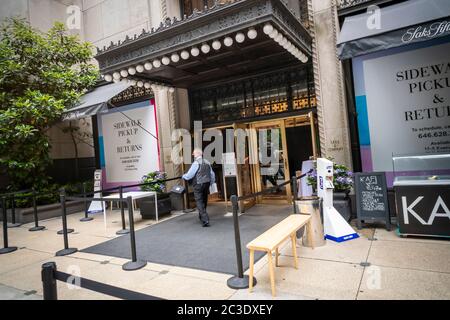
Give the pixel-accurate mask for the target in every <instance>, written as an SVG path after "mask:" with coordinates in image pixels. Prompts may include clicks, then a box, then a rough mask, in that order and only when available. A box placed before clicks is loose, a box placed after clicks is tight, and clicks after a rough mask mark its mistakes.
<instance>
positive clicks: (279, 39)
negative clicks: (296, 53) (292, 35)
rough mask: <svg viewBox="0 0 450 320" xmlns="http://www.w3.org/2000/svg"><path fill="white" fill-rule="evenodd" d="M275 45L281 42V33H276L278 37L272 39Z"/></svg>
mask: <svg viewBox="0 0 450 320" xmlns="http://www.w3.org/2000/svg"><path fill="white" fill-rule="evenodd" d="M273 40H275V42H276V43H280V42H281V40H283V35H282V34H281V33H278V35H277V36H276V37H275V38H274V39H273Z"/></svg>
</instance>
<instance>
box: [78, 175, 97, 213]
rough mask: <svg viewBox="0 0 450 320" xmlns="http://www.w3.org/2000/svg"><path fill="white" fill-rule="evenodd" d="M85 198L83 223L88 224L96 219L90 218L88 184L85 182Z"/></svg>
mask: <svg viewBox="0 0 450 320" xmlns="http://www.w3.org/2000/svg"><path fill="white" fill-rule="evenodd" d="M83 198H84V218H81V219H80V221H81V222H88V221H92V220H94V218H92V217H89V212H88V211H89V207H88V201H87V197H86V182H83Z"/></svg>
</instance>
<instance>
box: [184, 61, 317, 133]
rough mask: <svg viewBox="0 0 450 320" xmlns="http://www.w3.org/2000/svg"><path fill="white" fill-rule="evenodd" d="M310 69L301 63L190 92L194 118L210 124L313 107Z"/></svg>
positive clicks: (312, 85) (314, 100)
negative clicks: (290, 69)
mask: <svg viewBox="0 0 450 320" xmlns="http://www.w3.org/2000/svg"><path fill="white" fill-rule="evenodd" d="M310 68H311V66H302V67H300V68H297V69H294V70H292V71H285V72H276V73H272V74H268V75H261V76H257V77H254V78H250V79H246V80H240V81H230V82H228V83H225V84H222V85H219V86H216V87H212V88H204V89H197V90H195V91H191V92H190V95H191V97H192V101H191V104H192V111H193V115H194V119H196V120H203V121H204V122H205V123H206V124H214V123H220V122H225V121H234V120H241V119H249V118H255V117H258V116H265V115H271V114H279V113H284V112H289V111H296V110H302V109H306V108H312V107H315V106H316V99H315V96H314V82H313V81H312V79H311V80H310V75H311V74H312V72H311V71H310V70H308V69H310ZM200 105H201V110H199V108H198V106H200ZM291 106H292V107H291ZM199 111H200V114H199V113H198V112H199Z"/></svg>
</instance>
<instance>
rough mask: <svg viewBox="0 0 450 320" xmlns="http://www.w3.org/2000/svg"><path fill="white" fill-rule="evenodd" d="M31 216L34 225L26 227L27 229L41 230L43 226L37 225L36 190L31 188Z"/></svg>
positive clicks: (32, 230)
mask: <svg viewBox="0 0 450 320" xmlns="http://www.w3.org/2000/svg"><path fill="white" fill-rule="evenodd" d="M32 192H33V217H34V227H33V228H30V229H28V231H31V232H34V231H41V230H44V229H45V227H44V226H39V218H38V210H37V200H36V190H34V189H33V191H32Z"/></svg>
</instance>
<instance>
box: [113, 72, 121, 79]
mask: <svg viewBox="0 0 450 320" xmlns="http://www.w3.org/2000/svg"><path fill="white" fill-rule="evenodd" d="M113 79H114V80H119V79H120V73H118V72H114V73H113Z"/></svg>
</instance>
